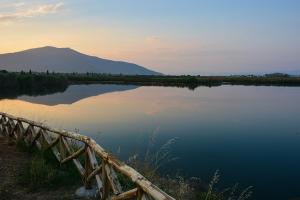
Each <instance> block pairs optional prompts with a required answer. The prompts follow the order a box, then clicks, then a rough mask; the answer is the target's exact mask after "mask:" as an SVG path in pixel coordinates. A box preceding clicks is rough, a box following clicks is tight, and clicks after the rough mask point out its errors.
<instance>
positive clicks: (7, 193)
mask: <svg viewBox="0 0 300 200" xmlns="http://www.w3.org/2000/svg"><path fill="white" fill-rule="evenodd" d="M30 160H31V157H30V155H29V154H27V153H22V152H19V151H17V149H16V147H15V146H14V145H13V144H10V143H9V142H8V141H7V139H6V138H3V137H2V136H1V135H0V200H19V199H22V200H48V199H49V200H71V199H78V198H76V197H75V196H74V192H75V189H76V188H72V189H68V190H65V189H59V190H56V191H47V190H44V191H39V192H29V190H28V189H27V188H26V185H24V186H21V185H20V184H17V183H16V175H17V174H19V172H20V170H22V167H24V166H25V165H26V163H28V162H30Z"/></svg>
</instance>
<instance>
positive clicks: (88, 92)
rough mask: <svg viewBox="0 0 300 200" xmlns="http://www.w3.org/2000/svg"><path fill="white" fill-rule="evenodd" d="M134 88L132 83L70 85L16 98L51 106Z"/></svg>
mask: <svg viewBox="0 0 300 200" xmlns="http://www.w3.org/2000/svg"><path fill="white" fill-rule="evenodd" d="M136 88H138V86H133V85H95V84H91V85H71V86H69V87H68V88H67V90H66V91H64V92H59V93H55V94H49V95H40V96H28V95H23V96H20V97H18V99H20V100H24V101H27V102H31V103H37V104H44V105H51V106H53V105H57V104H72V103H75V102H77V101H79V100H81V99H85V98H88V97H92V96H97V95H100V94H105V93H110V92H117V91H126V90H133V89H136Z"/></svg>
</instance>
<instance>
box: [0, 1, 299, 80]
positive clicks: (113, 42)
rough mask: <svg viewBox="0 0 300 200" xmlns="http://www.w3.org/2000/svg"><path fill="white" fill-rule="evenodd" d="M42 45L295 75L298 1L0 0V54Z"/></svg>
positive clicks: (168, 70)
mask: <svg viewBox="0 0 300 200" xmlns="http://www.w3.org/2000/svg"><path fill="white" fill-rule="evenodd" d="M42 46H55V47H70V48H72V49H75V50H78V51H80V52H82V53H85V54H89V55H94V56H98V57H101V58H107V59H112V60H122V61H128V62H133V63H136V64H139V65H142V66H145V67H148V68H150V69H153V70H156V71H159V72H162V73H165V74H199V75H215V74H220V75H221V74H250V73H251V74H261V73H271V72H287V73H298V74H300V1H299V0H148V1H146V0H40V1H37V0H26V1H25V0H0V54H2V53H8V52H16V51H20V50H25V49H29V48H35V47H42Z"/></svg>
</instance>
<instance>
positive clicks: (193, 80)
mask: <svg viewBox="0 0 300 200" xmlns="http://www.w3.org/2000/svg"><path fill="white" fill-rule="evenodd" d="M92 83H99V84H127V85H140V86H175V87H188V88H190V89H195V88H196V87H198V86H209V87H213V86H220V85H225V84H226V85H256V86H260V85H264V86H300V76H289V75H287V74H280V73H274V74H266V75H264V76H254V75H250V76H189V75H182V76H145V75H121V74H120V75H110V74H95V73H85V74H78V73H69V74H66V73H54V72H52V73H49V72H46V73H36V72H31V71H29V72H7V71H5V70H2V71H0V89H1V93H0V98H1V97H3V98H4V97H6V98H15V97H17V96H19V95H24V94H26V95H43V94H51V93H56V92H63V91H65V90H66V88H67V87H68V86H69V85H72V84H92Z"/></svg>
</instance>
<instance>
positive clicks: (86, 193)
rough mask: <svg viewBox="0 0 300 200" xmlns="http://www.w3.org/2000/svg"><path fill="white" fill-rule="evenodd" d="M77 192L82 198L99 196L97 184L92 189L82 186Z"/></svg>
mask: <svg viewBox="0 0 300 200" xmlns="http://www.w3.org/2000/svg"><path fill="white" fill-rule="evenodd" d="M75 194H76V196H78V197H80V198H85V199H92V198H96V197H97V195H98V190H97V187H96V186H93V187H92V188H91V189H86V188H85V187H84V186H82V187H80V188H78V189H77V190H76V192H75Z"/></svg>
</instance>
